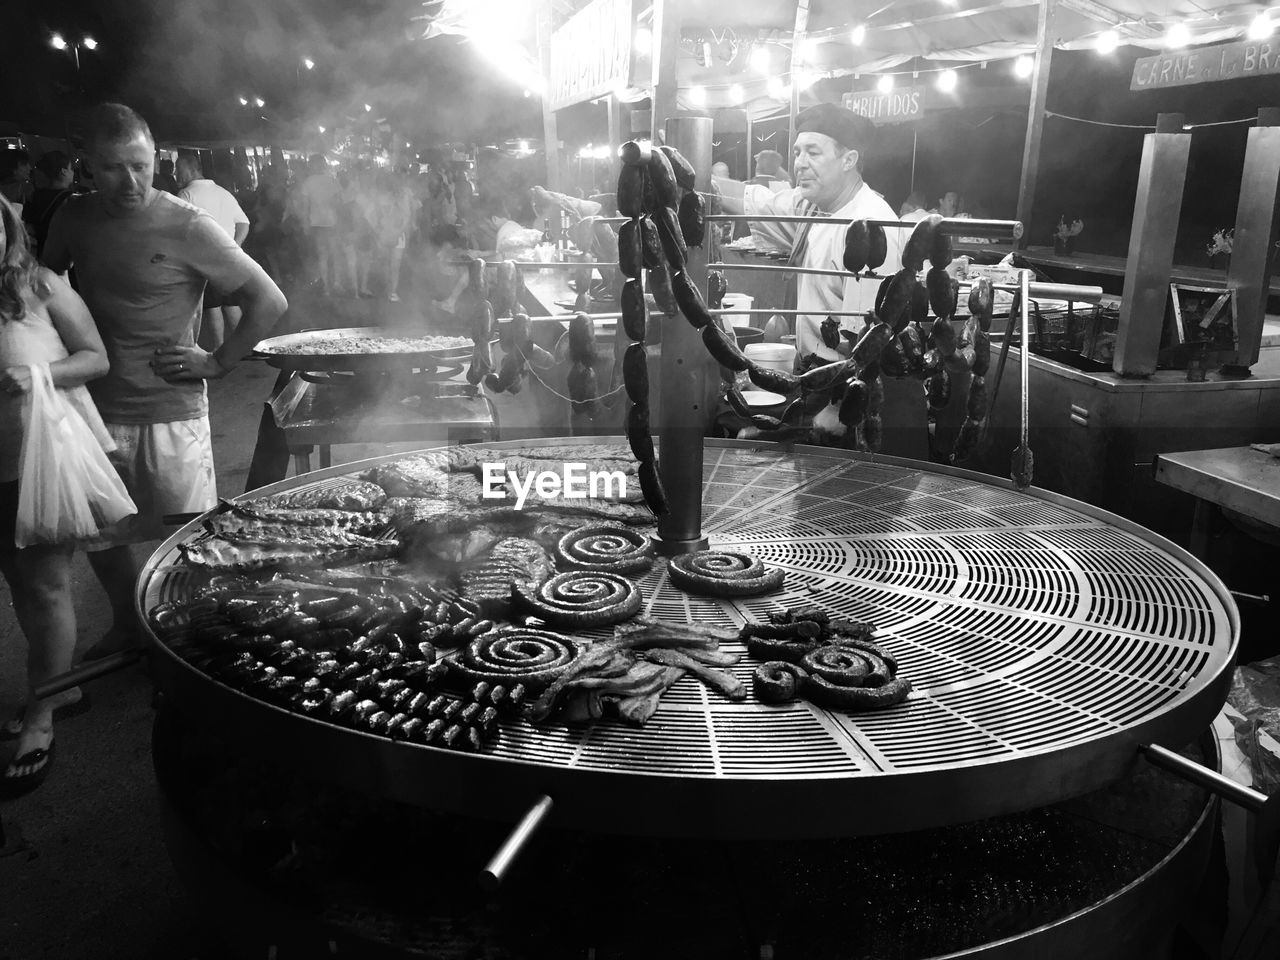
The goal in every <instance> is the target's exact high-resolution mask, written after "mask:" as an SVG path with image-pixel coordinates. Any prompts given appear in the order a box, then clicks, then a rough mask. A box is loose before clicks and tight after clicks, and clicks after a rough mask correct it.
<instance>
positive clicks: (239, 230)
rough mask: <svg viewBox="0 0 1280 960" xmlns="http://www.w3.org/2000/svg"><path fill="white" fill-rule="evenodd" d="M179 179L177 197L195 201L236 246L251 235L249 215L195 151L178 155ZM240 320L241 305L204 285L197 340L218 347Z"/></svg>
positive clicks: (205, 345) (177, 172) (240, 244)
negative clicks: (208, 177)
mask: <svg viewBox="0 0 1280 960" xmlns="http://www.w3.org/2000/svg"><path fill="white" fill-rule="evenodd" d="M175 175H176V177H177V180H178V187H179V190H178V199H179V200H185V201H187V203H190V204H194V205H195V206H197V207H199V208H200V209H201V210H203V211H204V212H205V213H207V214H209V216H211V217H213V219H214V220H216V221H217V223H218V226H220V227H221V228H222V229H223V231H224V232H225V233H226V234H227V236H229V237H230V238H231V239H232V240H234V241H235V242H236V246H238V247H243V246H244V241H245V237H247V236H249V217H248V215H247V214H245V212H244V210H242V209H241V207H240V204H239V203H238V202H237V201H236V198H235V197H234V196H232V195H231V193H230V192H229V191H228V190H225V189H224V188H222V187H220V186H218V185H217V184H216V183H214V182H213V181H212V180H206V179H205V177H204V171H203V170H202V169H201V166H200V158H199V157H198V156H196V155H195V154H193V153H183V154H181V155H180V156H179V157H178V165H177V167H176V168H175ZM239 322H240V308H239V307H237V306H235V305H234V304H231V303H225V304H224V303H223V301H222V297H221V296H219V294H218V292H217V291H216V290H214V289H213V288H211V287H209V286H207V285H206V286H205V288H204V310H203V313H202V314H201V319H200V331H199V333H198V334H197V336H196V342H197V343H199V344H200V346H202V347H204V348H205V349H206V350H217V349H218V347H220V346H222V341H223V339H224V338H225V337H226V335H227V333H228V332H230V331H232V330H234V329H235V328H236V324H238V323H239Z"/></svg>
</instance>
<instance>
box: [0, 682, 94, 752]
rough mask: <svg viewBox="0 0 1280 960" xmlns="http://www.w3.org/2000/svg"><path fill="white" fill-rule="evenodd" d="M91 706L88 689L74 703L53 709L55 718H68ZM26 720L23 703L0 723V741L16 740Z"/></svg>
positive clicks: (86, 710) (81, 692) (87, 710)
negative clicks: (8, 717)
mask: <svg viewBox="0 0 1280 960" xmlns="http://www.w3.org/2000/svg"><path fill="white" fill-rule="evenodd" d="M92 708H93V701H92V700H91V699H90V698H89V691H88V690H82V691H80V699H79V700H77V701H76V702H75V703H69V704H67V705H66V706H65V707H58V709H56V710H54V711H53V715H54V717H55V718H56V719H60V720H69V719H70V718H71V717H78V716H80V715H81V714H82V713H88V712H89V711H90V710H91V709H92ZM26 720H27V708H26V705H25V704H24V705H23V706H21V707H19V708H18V712H17V713H15V714H14V715H13V717H12V718H11V719H9V720H6V721H5V722H4V723H3V724H0V742H5V741H8V740H17V739H18V737H19V736H21V735H22V726H23V724H24V723H26Z"/></svg>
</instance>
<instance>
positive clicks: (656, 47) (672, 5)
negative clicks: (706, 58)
mask: <svg viewBox="0 0 1280 960" xmlns="http://www.w3.org/2000/svg"><path fill="white" fill-rule="evenodd" d="M679 56H680V4H679V3H678V2H677V0H653V75H652V79H653V96H652V102H653V110H652V114H651V116H650V117H649V123H650V128H649V129H650V137H651V138H652V140H653V142H654V143H655V144H656V143H661V142H663V141H662V138H663V137H664V136H665V135H666V130H667V120H669V119H670V118H672V117H674V116H675V115H676V112H677V109H678V108H677V106H676V93H677V92H678V90H679V85H680V81H679V78H678V77H677V75H676V60H677V59H678V58H679Z"/></svg>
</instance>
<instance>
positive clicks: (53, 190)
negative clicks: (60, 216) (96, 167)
mask: <svg viewBox="0 0 1280 960" xmlns="http://www.w3.org/2000/svg"><path fill="white" fill-rule="evenodd" d="M36 170H37V171H38V172H39V173H40V176H41V179H43V180H44V182H45V184H46V186H43V187H37V188H36V191H35V193H33V194H32V195H31V200H30V202H28V203H27V205H26V206H24V207H23V208H22V220H23V222H24V223H25V224H26V225H27V229H28V231H29V232H30V233H31V236H32V238H33V239H34V240H35V246H36V256H37V257H39V256H40V251H41V250H42V249H43V248H44V240H45V237H47V236H48V235H49V224H50V223H52V222H53V215H54V214H55V213H57V212H58V208H59V207H61V206H62V204H63V202H64V201H65V200H66V199H67V197H69V196H71V192H72V191H71V182H72V181H73V180H74V179H75V171H74V170H73V169H72V166H71V158H70V157H69V156H67V155H66V154H65V153H63V152H62V151H61V150H50V151H49V152H48V153H46V154H44V155H43V156H41V157H40V159H39V160H38V161H36Z"/></svg>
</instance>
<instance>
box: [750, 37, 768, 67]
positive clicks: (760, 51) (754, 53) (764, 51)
mask: <svg viewBox="0 0 1280 960" xmlns="http://www.w3.org/2000/svg"><path fill="white" fill-rule="evenodd" d="M750 60H751V69H752V70H754V71H755V72H756V73H768V72H769V48H768V47H766V46H765V45H764V44H763V43H758V44H756V45H755V46H753V47H752V48H751V57H750Z"/></svg>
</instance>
